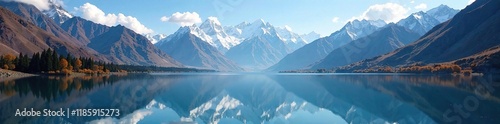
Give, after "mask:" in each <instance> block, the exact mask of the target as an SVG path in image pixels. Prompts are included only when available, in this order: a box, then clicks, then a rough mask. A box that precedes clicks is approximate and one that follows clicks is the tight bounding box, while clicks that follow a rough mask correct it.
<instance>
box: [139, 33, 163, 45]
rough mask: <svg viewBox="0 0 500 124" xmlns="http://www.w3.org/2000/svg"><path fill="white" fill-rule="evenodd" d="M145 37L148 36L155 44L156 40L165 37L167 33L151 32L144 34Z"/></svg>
mask: <svg viewBox="0 0 500 124" xmlns="http://www.w3.org/2000/svg"><path fill="white" fill-rule="evenodd" d="M144 36H145V37H146V38H148V40H149V41H151V43H153V44H156V43H158V41H161V40H163V39H165V38H167V35H165V34H157V35H152V34H146V35H144Z"/></svg>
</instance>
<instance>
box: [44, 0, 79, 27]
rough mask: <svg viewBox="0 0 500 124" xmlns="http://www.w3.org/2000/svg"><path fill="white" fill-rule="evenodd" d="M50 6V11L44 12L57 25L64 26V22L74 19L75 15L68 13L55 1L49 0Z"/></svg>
mask: <svg viewBox="0 0 500 124" xmlns="http://www.w3.org/2000/svg"><path fill="white" fill-rule="evenodd" d="M49 4H50V5H49V6H50V9H49V10H45V11H42V12H43V14H45V15H47V16H49V17H50V18H52V19H53V20H54V21H55V22H56V23H59V24H62V23H64V21H66V20H68V19H70V18H73V15H71V14H70V13H69V12H68V11H66V10H65V9H64V8H63V7H62V6H61V5H59V4H57V3H56V2H55V0H49Z"/></svg>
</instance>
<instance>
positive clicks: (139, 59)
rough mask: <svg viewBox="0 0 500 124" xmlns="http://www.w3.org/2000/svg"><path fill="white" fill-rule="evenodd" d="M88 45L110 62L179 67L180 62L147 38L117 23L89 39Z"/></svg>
mask: <svg viewBox="0 0 500 124" xmlns="http://www.w3.org/2000/svg"><path fill="white" fill-rule="evenodd" d="M88 46H89V47H90V48H92V49H94V50H96V51H98V52H99V53H101V54H104V55H107V56H108V57H109V59H110V60H111V61H112V62H115V63H117V64H129V65H155V66H164V67H179V66H181V64H180V63H178V62H177V61H175V60H174V59H172V58H171V57H170V56H169V55H167V54H165V53H164V52H162V51H161V50H160V49H158V48H156V47H155V46H154V45H153V44H152V43H151V42H149V40H148V39H147V38H146V37H144V36H142V35H140V34H137V33H135V32H134V31H132V30H130V29H128V28H125V27H124V26H121V25H118V26H114V27H111V28H110V29H109V31H108V32H106V33H103V34H101V35H99V36H97V37H95V38H93V39H91V41H90V43H89V44H88Z"/></svg>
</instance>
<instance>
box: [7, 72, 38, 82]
mask: <svg viewBox="0 0 500 124" xmlns="http://www.w3.org/2000/svg"><path fill="white" fill-rule="evenodd" d="M29 76H36V75H34V74H28V73H22V72H17V71H11V70H5V69H0V82H2V81H4V80H8V79H16V78H23V77H29Z"/></svg>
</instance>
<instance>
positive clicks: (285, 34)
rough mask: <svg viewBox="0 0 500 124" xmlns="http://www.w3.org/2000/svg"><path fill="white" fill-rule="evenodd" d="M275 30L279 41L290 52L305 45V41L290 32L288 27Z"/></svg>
mask: <svg viewBox="0 0 500 124" xmlns="http://www.w3.org/2000/svg"><path fill="white" fill-rule="evenodd" d="M275 30H276V33H278V36H279V37H280V39H281V40H282V41H284V42H285V44H287V45H288V46H289V47H290V49H291V50H292V51H293V50H296V49H299V48H300V47H302V46H304V45H306V44H307V42H306V40H304V39H303V38H302V37H301V36H300V35H298V34H296V33H294V32H292V30H291V29H290V28H288V27H285V28H280V27H276V28H275Z"/></svg>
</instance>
